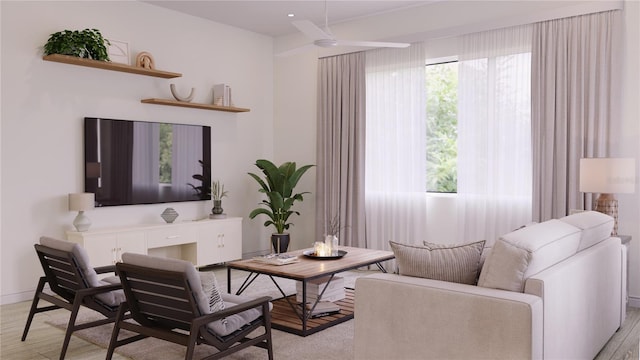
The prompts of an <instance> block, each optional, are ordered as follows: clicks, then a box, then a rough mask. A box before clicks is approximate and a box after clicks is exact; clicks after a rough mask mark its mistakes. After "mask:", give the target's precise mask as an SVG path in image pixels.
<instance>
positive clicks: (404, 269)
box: [389, 240, 484, 285]
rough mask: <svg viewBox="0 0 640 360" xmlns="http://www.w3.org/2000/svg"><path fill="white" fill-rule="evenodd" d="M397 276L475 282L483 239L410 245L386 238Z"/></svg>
mask: <svg viewBox="0 0 640 360" xmlns="http://www.w3.org/2000/svg"><path fill="white" fill-rule="evenodd" d="M389 244H390V245H391V249H392V250H393V253H394V255H395V257H396V261H397V262H398V272H399V274H400V275H408V276H415V277H421V278H427V279H434V280H443V281H449V282H456V283H461V284H471V285H475V284H476V280H477V278H478V264H479V263H480V257H481V255H482V249H483V247H484V240H482V241H478V242H474V243H470V244H463V245H449V246H447V245H440V244H431V243H425V246H424V247H422V246H414V245H407V244H401V243H397V242H393V241H390V242H389Z"/></svg>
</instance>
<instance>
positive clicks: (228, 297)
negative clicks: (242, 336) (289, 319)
mask: <svg viewBox="0 0 640 360" xmlns="http://www.w3.org/2000/svg"><path fill="white" fill-rule="evenodd" d="M222 299H223V300H224V306H225V308H227V309H229V308H231V307H233V306H235V305H239V304H242V303H246V302H248V301H251V300H253V298H252V297H248V296H243V295H232V294H227V293H222ZM272 307H273V305H271V303H270V304H269V310H271V309H272ZM261 315H262V311H261V310H260V308H253V309H249V310H245V311H243V312H240V313H238V314H234V315H231V316H227V317H226V318H225V319H224V320H226V321H222V320H218V321H214V322H211V323H209V324H208V325H207V328H208V329H209V330H211V331H212V332H213V333H214V334H216V335H218V336H227V335H229V334H231V333H233V332H234V331H236V330H239V329H241V328H242V327H243V326H245V325H249V324H250V323H251V322H252V321H254V320H255V319H257V318H259V317H260V316H261Z"/></svg>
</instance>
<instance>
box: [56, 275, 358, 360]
mask: <svg viewBox="0 0 640 360" xmlns="http://www.w3.org/2000/svg"><path fill="white" fill-rule="evenodd" d="M367 273H368V272H360V271H349V272H345V273H341V274H340V276H343V277H344V278H345V285H346V286H347V287H353V286H354V285H355V279H356V278H357V277H359V276H362V275H364V274H367ZM217 278H218V282H219V285H220V286H221V287H222V286H224V288H225V289H226V278H224V277H223V276H220V275H218V276H217ZM277 281H278V285H280V287H281V288H282V289H283V291H284V292H285V293H286V294H293V293H295V286H296V285H295V281H293V280H287V279H279V278H278V279H277ZM241 282H242V281H241V280H240V279H238V276H235V278H234V280H232V284H233V286H232V290H235V289H236V288H237V287H238V286H239V284H240V283H241ZM244 294H246V295H251V296H262V295H269V296H272V297H274V298H278V297H281V296H282V295H281V294H280V293H279V292H278V290H277V288H275V286H274V285H273V283H272V282H271V280H270V279H269V278H268V277H266V276H263V275H261V276H259V277H258V278H257V279H256V280H255V281H254V283H253V284H251V286H250V287H249V288H248V289H247V290H246V291H245V293H244ZM100 317H101V315H99V314H98V313H96V312H94V311H92V310H88V309H82V310H81V311H80V313H79V316H78V322H85V321H90V320H92V319H96V318H100ZM68 319H69V318H68V313H61V314H60V315H59V316H55V317H52V318H51V320H48V321H47V323H48V324H49V325H52V326H55V327H56V328H59V329H65V328H66V325H67V321H68ZM353 327H354V324H353V320H350V321H346V322H344V323H341V324H339V325H336V326H333V327H330V328H328V329H325V330H322V331H320V332H317V333H315V334H313V335H309V336H306V337H301V336H297V335H293V334H289V333H286V332H283V331H279V330H275V329H274V330H272V337H273V349H274V353H275V358H277V359H278V360H289V359H291V360H293V359H322V360H325V359H326V360H333V359H335V360H342V359H350V358H353ZM112 329H113V325H111V324H107V325H103V326H98V327H94V328H90V329H85V330H80V331H76V332H75V333H74V336H77V337H79V338H81V339H84V340H86V341H89V342H91V343H93V344H96V345H98V346H101V347H104V348H105V349H106V348H107V347H108V345H109V339H110V337H111V330H112ZM257 331H259V330H257ZM131 335H132V333H130V332H127V331H126V330H122V331H121V333H120V336H121V337H127V336H131ZM116 352H117V353H119V354H120V355H124V356H126V357H129V358H131V359H134V360H157V359H163V360H165V359H166V360H173V359H176V360H177V359H184V354H185V347H184V346H180V345H175V344H172V343H169V342H166V341H162V340H158V339H152V338H148V339H144V340H141V341H138V342H135V343H132V344H129V345H124V346H121V347H119V348H117V349H116ZM214 352H216V350H215V348H213V347H209V346H207V345H199V346H197V347H196V353H195V356H194V358H196V359H199V358H202V357H204V356H205V355H208V354H212V353H214ZM265 357H266V350H264V349H260V348H256V347H251V348H248V349H245V350H242V351H240V352H238V353H236V354H233V355H230V356H229V357H227V359H238V360H240V359H242V360H252V359H265Z"/></svg>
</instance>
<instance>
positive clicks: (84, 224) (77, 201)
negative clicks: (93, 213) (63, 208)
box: [69, 193, 96, 231]
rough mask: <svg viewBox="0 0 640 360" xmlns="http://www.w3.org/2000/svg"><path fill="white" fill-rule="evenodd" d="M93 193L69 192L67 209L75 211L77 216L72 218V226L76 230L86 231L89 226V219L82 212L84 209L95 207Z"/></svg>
mask: <svg viewBox="0 0 640 360" xmlns="http://www.w3.org/2000/svg"><path fill="white" fill-rule="evenodd" d="M95 200H96V197H95V194H94V193H75V194H69V211H77V212H78V216H76V218H75V219H74V220H73V226H75V227H76V230H78V231H87V230H89V227H90V226H91V220H89V218H88V217H87V216H86V215H85V214H84V212H85V211H86V210H91V209H93V208H94V207H95Z"/></svg>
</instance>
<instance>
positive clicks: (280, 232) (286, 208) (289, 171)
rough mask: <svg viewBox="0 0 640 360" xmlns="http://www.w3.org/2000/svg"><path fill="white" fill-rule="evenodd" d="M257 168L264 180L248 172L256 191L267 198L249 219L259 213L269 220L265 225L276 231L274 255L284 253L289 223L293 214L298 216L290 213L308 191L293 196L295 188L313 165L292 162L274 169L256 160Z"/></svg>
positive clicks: (274, 166)
mask: <svg viewBox="0 0 640 360" xmlns="http://www.w3.org/2000/svg"><path fill="white" fill-rule="evenodd" d="M256 166H257V167H258V168H259V169H260V170H262V173H263V174H264V180H263V179H262V178H260V177H259V176H258V175H256V174H253V173H249V176H251V177H252V178H253V179H254V180H255V181H256V182H257V183H258V185H260V189H258V191H259V192H261V193H264V194H265V195H266V196H267V199H265V200H262V202H261V203H260V205H262V206H264V207H259V208H256V209H254V210H253V211H251V213H250V214H249V218H251V219H253V218H255V217H256V216H258V215H259V214H264V215H266V216H267V217H268V218H269V219H268V220H267V221H265V222H264V226H269V225H273V226H274V227H275V230H276V232H275V233H274V234H273V235H272V236H271V243H272V246H273V249H274V251H275V252H276V253H281V252H286V251H287V248H288V246H289V241H290V237H289V234H288V233H285V230H288V229H289V226H291V225H292V223H290V222H288V220H289V217H290V216H291V215H292V214H296V215H300V213H299V212H298V211H294V210H291V208H292V206H293V205H294V203H295V201H296V200H299V201H302V200H303V197H302V196H303V195H304V194H309V192H302V193H295V194H294V193H293V190H294V188H295V187H296V185H297V184H298V181H300V178H301V177H302V175H304V173H305V172H306V171H307V170H309V169H310V168H311V167H312V166H314V165H304V166H301V167H300V168H296V163H295V162H285V163H283V164H282V165H280V166H276V165H275V164H274V163H272V162H271V161H269V160H263V159H262V160H257V161H256Z"/></svg>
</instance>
